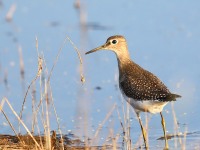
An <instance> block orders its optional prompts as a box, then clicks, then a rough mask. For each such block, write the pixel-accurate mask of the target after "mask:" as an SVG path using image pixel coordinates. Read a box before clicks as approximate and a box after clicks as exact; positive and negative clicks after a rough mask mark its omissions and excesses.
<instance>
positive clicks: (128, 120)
mask: <svg viewBox="0 0 200 150" xmlns="http://www.w3.org/2000/svg"><path fill="white" fill-rule="evenodd" d="M129 101H130V99H128V102H129ZM128 102H127V103H126V122H127V126H126V128H125V129H126V132H125V137H126V149H127V150H131V137H130V104H129V103H128Z"/></svg>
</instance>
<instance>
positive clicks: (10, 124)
mask: <svg viewBox="0 0 200 150" xmlns="http://www.w3.org/2000/svg"><path fill="white" fill-rule="evenodd" d="M0 110H1V112H2V113H3V115H4V117H5V118H6V120H7V122H8V124H9V126H10V127H11V129H12V130H13V132H14V133H15V136H16V137H17V138H18V139H19V141H20V143H23V142H22V141H21V139H20V137H19V136H18V134H17V132H16V131H15V128H14V127H13V125H12V123H11V122H10V120H9V119H8V117H7V115H6V113H5V112H4V110H3V108H0Z"/></svg>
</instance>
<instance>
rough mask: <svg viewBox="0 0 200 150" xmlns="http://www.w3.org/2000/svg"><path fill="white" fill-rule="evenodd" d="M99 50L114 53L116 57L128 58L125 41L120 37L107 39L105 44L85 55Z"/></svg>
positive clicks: (115, 36)
mask: <svg viewBox="0 0 200 150" xmlns="http://www.w3.org/2000/svg"><path fill="white" fill-rule="evenodd" d="M99 50H111V51H113V52H115V54H116V55H117V56H120V55H124V56H126V55H127V56H129V53H128V48H127V43H126V39H125V38H124V37H123V36H121V35H114V36H111V37H109V38H108V39H107V41H106V43H105V44H103V45H101V46H99V47H97V48H94V49H92V50H90V51H88V52H86V53H85V54H90V53H93V52H96V51H99Z"/></svg>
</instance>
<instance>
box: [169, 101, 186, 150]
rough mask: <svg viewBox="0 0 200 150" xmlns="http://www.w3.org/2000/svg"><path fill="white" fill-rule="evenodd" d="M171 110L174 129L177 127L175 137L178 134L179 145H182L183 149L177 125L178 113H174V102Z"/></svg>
mask: <svg viewBox="0 0 200 150" xmlns="http://www.w3.org/2000/svg"><path fill="white" fill-rule="evenodd" d="M171 108H172V115H173V119H174V127H175V129H174V132H175V134H174V135H176V134H177V135H178V140H179V144H180V145H181V149H183V145H182V140H181V137H180V136H179V129H178V124H177V119H176V113H175V111H174V102H171ZM174 144H175V143H174ZM175 146H176V145H175Z"/></svg>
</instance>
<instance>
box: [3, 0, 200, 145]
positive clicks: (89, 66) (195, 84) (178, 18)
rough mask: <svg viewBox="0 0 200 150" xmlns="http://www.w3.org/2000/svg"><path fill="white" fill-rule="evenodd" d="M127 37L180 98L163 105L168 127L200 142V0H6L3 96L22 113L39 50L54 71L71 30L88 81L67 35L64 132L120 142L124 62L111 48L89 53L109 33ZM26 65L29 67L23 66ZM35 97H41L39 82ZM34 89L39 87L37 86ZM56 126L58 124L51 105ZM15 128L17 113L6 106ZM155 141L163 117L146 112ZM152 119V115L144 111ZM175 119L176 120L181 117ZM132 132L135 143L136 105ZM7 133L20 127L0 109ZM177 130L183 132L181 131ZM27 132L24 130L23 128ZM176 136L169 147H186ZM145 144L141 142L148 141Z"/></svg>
mask: <svg viewBox="0 0 200 150" xmlns="http://www.w3.org/2000/svg"><path fill="white" fill-rule="evenodd" d="M116 34H120V35H123V36H125V37H126V39H127V42H128V47H129V51H130V54H131V58H132V59H133V61H134V62H136V63H137V64H139V65H140V66H142V67H143V68H145V69H147V70H149V71H151V72H153V73H154V74H155V75H157V76H158V77H159V78H160V79H161V80H162V81H163V82H164V83H165V85H167V87H168V88H169V89H170V91H171V92H174V93H178V94H180V95H182V98H181V99H178V101H176V102H174V103H173V104H171V103H170V104H168V105H167V106H166V107H165V108H164V111H163V114H164V116H165V119H166V128H167V132H168V134H173V133H176V132H177V128H176V127H175V124H176V125H178V131H179V133H180V134H181V133H182V134H184V133H185V134H186V133H187V137H186V138H182V142H183V143H184V142H185V143H186V145H185V146H186V148H187V149H190V148H196V149H198V148H199V147H200V144H199V143H200V117H199V115H198V114H199V113H200V109H199V104H200V103H199V97H198V96H199V95H200V93H199V91H200V84H199V83H200V70H199V64H200V51H199V50H200V1H187V0H182V1H178V0H176V1H172V0H170V1H159V0H153V1H144V0H142V1H139V0H126V1H113V0H110V1H106V0H101V1H97V0H93V1H89V0H86V1H81V0H74V1H73V0H71V1H59V2H58V1H55V0H43V1H39V0H35V1H25V0H21V1H16V0H10V1H6V0H0V99H1V100H2V98H3V97H4V96H6V97H7V98H8V100H9V101H10V102H11V104H12V106H13V107H14V109H15V110H16V112H19V111H20V109H21V105H22V102H23V99H24V95H25V92H26V90H27V87H28V86H29V85H30V83H31V81H32V80H33V79H34V78H35V76H36V74H37V67H38V66H37V63H38V62H37V61H38V58H37V56H38V54H37V51H36V46H35V45H36V44H35V43H36V40H35V39H36V37H37V39H38V44H39V48H38V49H39V53H40V54H42V55H43V56H44V59H45V63H46V67H47V68H48V70H49V71H50V69H51V67H52V66H53V64H54V61H55V59H56V56H57V54H58V51H59V49H60V47H61V46H62V45H63V42H64V40H65V37H66V36H68V37H69V38H70V39H71V40H72V41H73V43H74V44H75V45H76V47H77V48H78V49H79V51H80V53H81V57H82V59H83V73H84V77H85V80H86V81H85V83H84V84H82V82H81V81H80V64H79V59H78V56H77V53H76V51H75V50H74V48H73V46H72V45H71V44H70V43H69V42H66V44H64V46H63V49H62V51H61V54H60V56H59V58H58V61H57V63H56V66H55V68H54V70H53V73H52V76H51V80H50V82H51V88H52V94H53V96H52V97H53V99H54V104H55V108H56V111H57V114H58V117H59V124H60V127H61V130H62V133H64V134H69V133H73V134H74V135H76V136H78V137H79V138H80V139H81V140H85V139H86V138H91V139H92V138H93V137H94V135H95V133H96V132H97V130H98V129H99V128H100V127H101V131H100V132H99V134H98V142H97V144H98V145H101V144H102V143H106V142H107V141H109V140H110V139H112V138H116V137H118V140H117V142H119V143H120V142H121V139H122V138H121V137H122V132H123V131H122V127H121V125H120V118H121V120H122V122H124V111H123V110H124V109H126V103H125V101H123V98H122V97H121V93H120V91H119V88H118V66H117V60H116V57H115V55H114V54H113V53H112V52H105V51H100V52H98V53H94V54H91V55H87V56H85V52H86V51H89V50H91V49H93V48H95V47H97V46H100V45H102V44H103V43H105V41H106V39H107V38H108V37H109V36H112V35H116ZM20 66H24V73H23V71H22V69H21V68H20ZM35 84H36V85H35V86H36V88H35V89H36V90H35V92H36V95H37V97H36V103H38V102H39V98H40V96H39V95H40V87H39V80H38V81H36V83H35ZM31 89H32V87H31ZM30 93H31V92H29V94H28V96H27V100H26V103H25V110H24V113H23V120H24V121H25V123H26V124H27V126H28V127H31V123H32V117H31V116H32V111H30V110H31V107H32V102H31V94H30ZM49 110H50V127H51V129H52V130H57V129H58V126H57V123H56V121H55V115H54V114H53V109H52V108H51V104H50V108H49ZM4 111H5V112H6V113H7V115H8V117H9V119H10V121H11V122H12V123H13V125H14V126H15V127H17V126H18V121H16V120H17V119H16V118H15V117H14V116H13V114H12V112H10V110H9V108H7V107H5V110H4ZM147 117H148V118H150V120H149V121H148V134H149V139H150V140H149V143H150V146H151V147H153V148H154V149H156V148H158V149H159V148H160V146H161V147H162V146H163V145H164V141H160V140H157V139H158V138H159V137H160V136H162V134H163V133H162V127H161V124H160V116H159V114H158V115H153V116H152V115H150V114H148V115H147ZM142 118H143V122H144V123H145V115H144V114H143V115H142ZM174 119H175V120H174ZM130 122H131V138H132V144H133V145H134V144H135V143H136V142H137V141H138V139H139V137H140V135H141V132H140V126H139V124H138V121H137V118H136V116H135V113H134V112H133V111H132V109H131V114H130ZM0 127H1V133H6V134H13V132H12V130H11V128H10V126H9V125H8V123H7V121H6V120H5V118H4V116H3V115H2V114H0ZM175 130H176V132H175ZM22 133H25V131H23V130H22ZM177 141H178V139H176V138H173V139H171V140H170V141H169V142H170V147H174V149H176V148H177V149H180V147H181V145H180V143H179V142H177ZM141 143H142V141H141Z"/></svg>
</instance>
